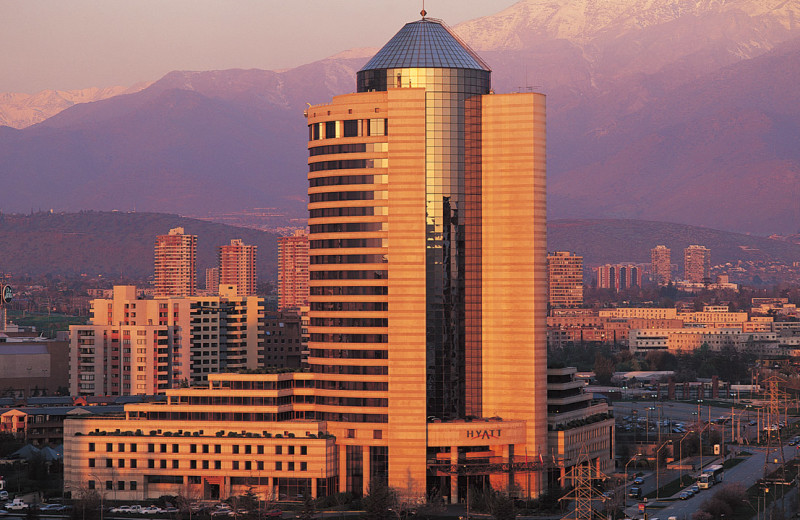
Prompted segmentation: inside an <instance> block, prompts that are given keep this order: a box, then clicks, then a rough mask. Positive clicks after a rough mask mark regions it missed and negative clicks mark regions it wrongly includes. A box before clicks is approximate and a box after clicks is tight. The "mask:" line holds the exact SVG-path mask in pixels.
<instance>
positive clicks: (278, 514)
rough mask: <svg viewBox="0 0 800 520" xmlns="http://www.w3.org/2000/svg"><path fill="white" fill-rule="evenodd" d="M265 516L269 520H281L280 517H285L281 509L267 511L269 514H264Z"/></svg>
mask: <svg viewBox="0 0 800 520" xmlns="http://www.w3.org/2000/svg"><path fill="white" fill-rule="evenodd" d="M264 516H266V517H267V518H280V517H282V516H283V511H281V510H279V509H275V510H272V511H267V512H265V513H264Z"/></svg>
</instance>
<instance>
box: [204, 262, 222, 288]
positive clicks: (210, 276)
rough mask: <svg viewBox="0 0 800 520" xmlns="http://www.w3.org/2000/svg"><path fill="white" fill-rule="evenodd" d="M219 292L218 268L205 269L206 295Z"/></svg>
mask: <svg viewBox="0 0 800 520" xmlns="http://www.w3.org/2000/svg"><path fill="white" fill-rule="evenodd" d="M217 291H219V267H206V294H217Z"/></svg>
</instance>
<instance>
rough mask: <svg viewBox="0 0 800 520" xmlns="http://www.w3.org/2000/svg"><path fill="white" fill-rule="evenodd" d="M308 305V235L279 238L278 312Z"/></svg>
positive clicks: (302, 231) (296, 232)
mask: <svg viewBox="0 0 800 520" xmlns="http://www.w3.org/2000/svg"><path fill="white" fill-rule="evenodd" d="M306 305H308V233H306V231H305V230H304V229H298V230H297V231H295V232H294V234H292V235H290V236H286V237H279V238H278V310H284V309H298V308H300V307H303V306H306Z"/></svg>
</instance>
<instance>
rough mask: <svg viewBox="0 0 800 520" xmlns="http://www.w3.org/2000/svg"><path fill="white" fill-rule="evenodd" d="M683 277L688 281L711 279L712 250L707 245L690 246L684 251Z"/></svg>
mask: <svg viewBox="0 0 800 520" xmlns="http://www.w3.org/2000/svg"><path fill="white" fill-rule="evenodd" d="M683 277H684V279H685V280H686V281H688V282H695V283H705V282H709V281H710V280H711V250H710V249H708V248H707V247H705V246H689V247H687V248H686V249H685V250H684V251H683Z"/></svg>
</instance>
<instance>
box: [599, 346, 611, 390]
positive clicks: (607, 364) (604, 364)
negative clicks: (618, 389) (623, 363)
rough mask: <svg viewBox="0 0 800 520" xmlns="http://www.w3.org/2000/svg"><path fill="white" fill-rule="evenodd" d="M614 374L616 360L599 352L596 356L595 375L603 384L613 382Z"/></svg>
mask: <svg viewBox="0 0 800 520" xmlns="http://www.w3.org/2000/svg"><path fill="white" fill-rule="evenodd" d="M613 376H614V362H613V361H612V360H610V359H608V358H607V357H605V356H604V355H602V354H600V353H599V352H598V353H597V355H596V356H595V358H594V377H595V379H597V382H598V383H600V384H601V385H607V384H609V383H611V378H612V377H613Z"/></svg>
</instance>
